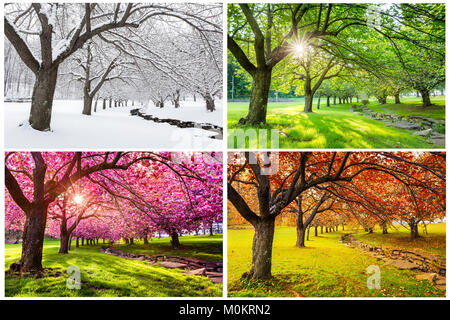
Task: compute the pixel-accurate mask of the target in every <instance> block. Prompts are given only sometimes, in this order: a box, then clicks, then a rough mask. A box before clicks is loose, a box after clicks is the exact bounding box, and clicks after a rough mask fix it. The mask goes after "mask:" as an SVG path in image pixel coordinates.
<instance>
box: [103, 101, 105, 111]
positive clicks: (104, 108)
mask: <svg viewBox="0 0 450 320" xmlns="http://www.w3.org/2000/svg"><path fill="white" fill-rule="evenodd" d="M105 109H106V99H103V110H105Z"/></svg>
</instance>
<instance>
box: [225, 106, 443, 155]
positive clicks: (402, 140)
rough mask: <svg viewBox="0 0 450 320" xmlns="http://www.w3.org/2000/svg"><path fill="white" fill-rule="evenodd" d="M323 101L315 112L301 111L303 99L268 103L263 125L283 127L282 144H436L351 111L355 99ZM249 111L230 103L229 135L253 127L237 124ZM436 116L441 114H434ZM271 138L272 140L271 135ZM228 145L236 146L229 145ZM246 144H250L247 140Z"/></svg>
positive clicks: (321, 145) (371, 146)
mask: <svg viewBox="0 0 450 320" xmlns="http://www.w3.org/2000/svg"><path fill="white" fill-rule="evenodd" d="M322 101H323V102H322V104H321V108H320V110H317V109H316V104H314V108H313V110H314V112H313V113H310V114H305V113H303V112H302V111H303V104H304V100H303V99H296V100H295V101H293V102H281V103H269V105H268V112H267V125H266V126H265V127H264V128H268V129H281V130H282V131H283V132H285V133H286V134H287V135H288V137H283V136H280V141H279V147H280V148H363V149H370V148H433V147H437V146H434V145H432V144H430V143H429V142H428V141H427V140H426V139H425V138H422V137H417V136H412V135H411V134H410V133H409V132H408V130H404V129H397V128H393V127H386V126H385V125H384V123H383V122H380V121H376V120H372V119H369V118H366V117H364V116H362V115H355V114H353V113H351V112H350V111H349V109H350V107H351V106H352V105H354V104H355V102H354V103H352V104H342V105H331V107H326V106H325V101H324V99H322ZM418 101H419V100H418V99H417V98H416V99H415V100H410V101H409V102H410V103H412V104H417V103H418ZM432 102H434V100H432ZM438 103H442V104H443V103H444V101H443V100H439V101H438ZM371 106H373V107H374V108H375V109H376V108H377V104H374V103H372V104H371ZM384 106H385V107H386V106H388V105H384ZM440 108H441V109H440V111H439V112H438V114H440V115H441V116H444V113H445V108H444V107H440ZM247 111H248V103H245V102H234V103H228V128H229V130H228V136H229V137H230V136H231V135H232V133H233V130H232V129H235V128H244V129H248V128H250V127H247V126H246V127H242V126H238V125H237V122H238V121H239V119H240V118H241V117H244V116H245V115H246V114H247ZM421 112H423V111H421ZM433 112H434V111H433ZM433 112H432V113H433ZM435 113H436V112H435ZM433 114H434V113H433ZM430 116H431V115H430ZM435 117H438V116H437V115H435ZM257 130H258V129H257ZM268 140H269V141H270V136H269V139H268ZM228 141H229V143H230V142H231V139H228ZM231 143H233V142H231ZM251 143H252V144H251V145H250V146H251V147H256V145H255V143H256V142H255V141H252V142H251ZM229 147H233V146H232V145H231V146H230V145H229ZM246 147H248V143H247V146H246ZM269 147H270V146H269Z"/></svg>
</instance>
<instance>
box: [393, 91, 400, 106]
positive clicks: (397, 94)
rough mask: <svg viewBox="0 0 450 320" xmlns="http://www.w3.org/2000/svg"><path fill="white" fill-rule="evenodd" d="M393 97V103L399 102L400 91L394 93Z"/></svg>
mask: <svg viewBox="0 0 450 320" xmlns="http://www.w3.org/2000/svg"><path fill="white" fill-rule="evenodd" d="M394 98H395V104H400V103H401V102H400V93H398V92H397V93H396V94H395V95H394Z"/></svg>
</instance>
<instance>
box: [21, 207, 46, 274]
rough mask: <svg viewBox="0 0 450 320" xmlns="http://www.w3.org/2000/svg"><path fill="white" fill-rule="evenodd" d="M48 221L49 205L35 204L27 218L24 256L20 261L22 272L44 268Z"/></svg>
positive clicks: (24, 234) (23, 247) (23, 243)
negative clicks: (44, 247) (43, 256)
mask: <svg viewBox="0 0 450 320" xmlns="http://www.w3.org/2000/svg"><path fill="white" fill-rule="evenodd" d="M46 221H47V206H46V205H44V204H41V205H37V204H35V205H34V207H33V208H32V209H31V212H30V214H28V215H27V217H26V220H25V226H24V231H23V242H22V257H21V259H20V262H19V263H20V270H21V271H22V272H36V271H41V270H42V248H43V246H44V232H45V225H46Z"/></svg>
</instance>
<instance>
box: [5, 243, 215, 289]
mask: <svg viewBox="0 0 450 320" xmlns="http://www.w3.org/2000/svg"><path fill="white" fill-rule="evenodd" d="M199 240H200V242H202V241H206V239H199ZM214 240H217V241H218V242H220V243H221V236H220V241H219V236H217V237H216V239H211V241H213V242H215V241H214ZM164 241H165V242H166V245H167V243H168V241H169V240H168V239H164V240H162V241H160V242H161V245H162V246H164V245H163V242H164ZM181 241H182V238H181ZM188 242H189V241H188ZM191 242H192V243H191V245H192V244H193V242H194V240H193V239H192V240H191ZM74 245H75V243H72V250H71V251H70V252H69V254H58V247H59V241H58V240H46V241H45V243H44V255H43V266H44V267H46V268H53V269H55V270H58V271H59V272H60V274H61V276H58V277H52V276H45V277H43V278H41V279H34V278H30V277H28V278H26V277H23V278H19V277H17V276H10V275H6V276H5V295H6V296H41V297H85V296H88V297H111V296H113V297H114V296H119V297H122V296H124V297H125V296H126V297H128V296H140V297H164V296H167V297H198V296H200V297H202V296H204V297H209V296H221V295H222V285H219V284H215V283H213V282H211V281H210V280H208V279H207V278H206V277H199V276H186V275H185V272H186V271H184V270H181V269H166V268H163V267H157V266H152V265H150V264H149V263H147V262H145V261H137V260H130V259H125V258H122V257H117V256H112V255H108V254H104V253H101V252H100V250H99V249H100V247H101V245H100V244H99V245H95V246H81V247H79V248H75V246H74ZM220 246H221V244H220ZM158 250H161V249H158ZM158 252H164V251H158ZM188 252H189V251H188ZM20 253H21V245H20V244H6V245H5V270H8V269H9V266H10V264H11V263H13V262H16V261H17V260H19V259H20ZM191 253H192V254H193V255H194V251H191ZM207 254H208V253H207ZM212 254H213V256H214V255H216V253H212ZM69 266H77V267H79V268H80V270H81V289H80V290H77V289H68V288H67V285H66V284H67V278H68V277H69V274H68V273H67V269H68V267H69Z"/></svg>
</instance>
